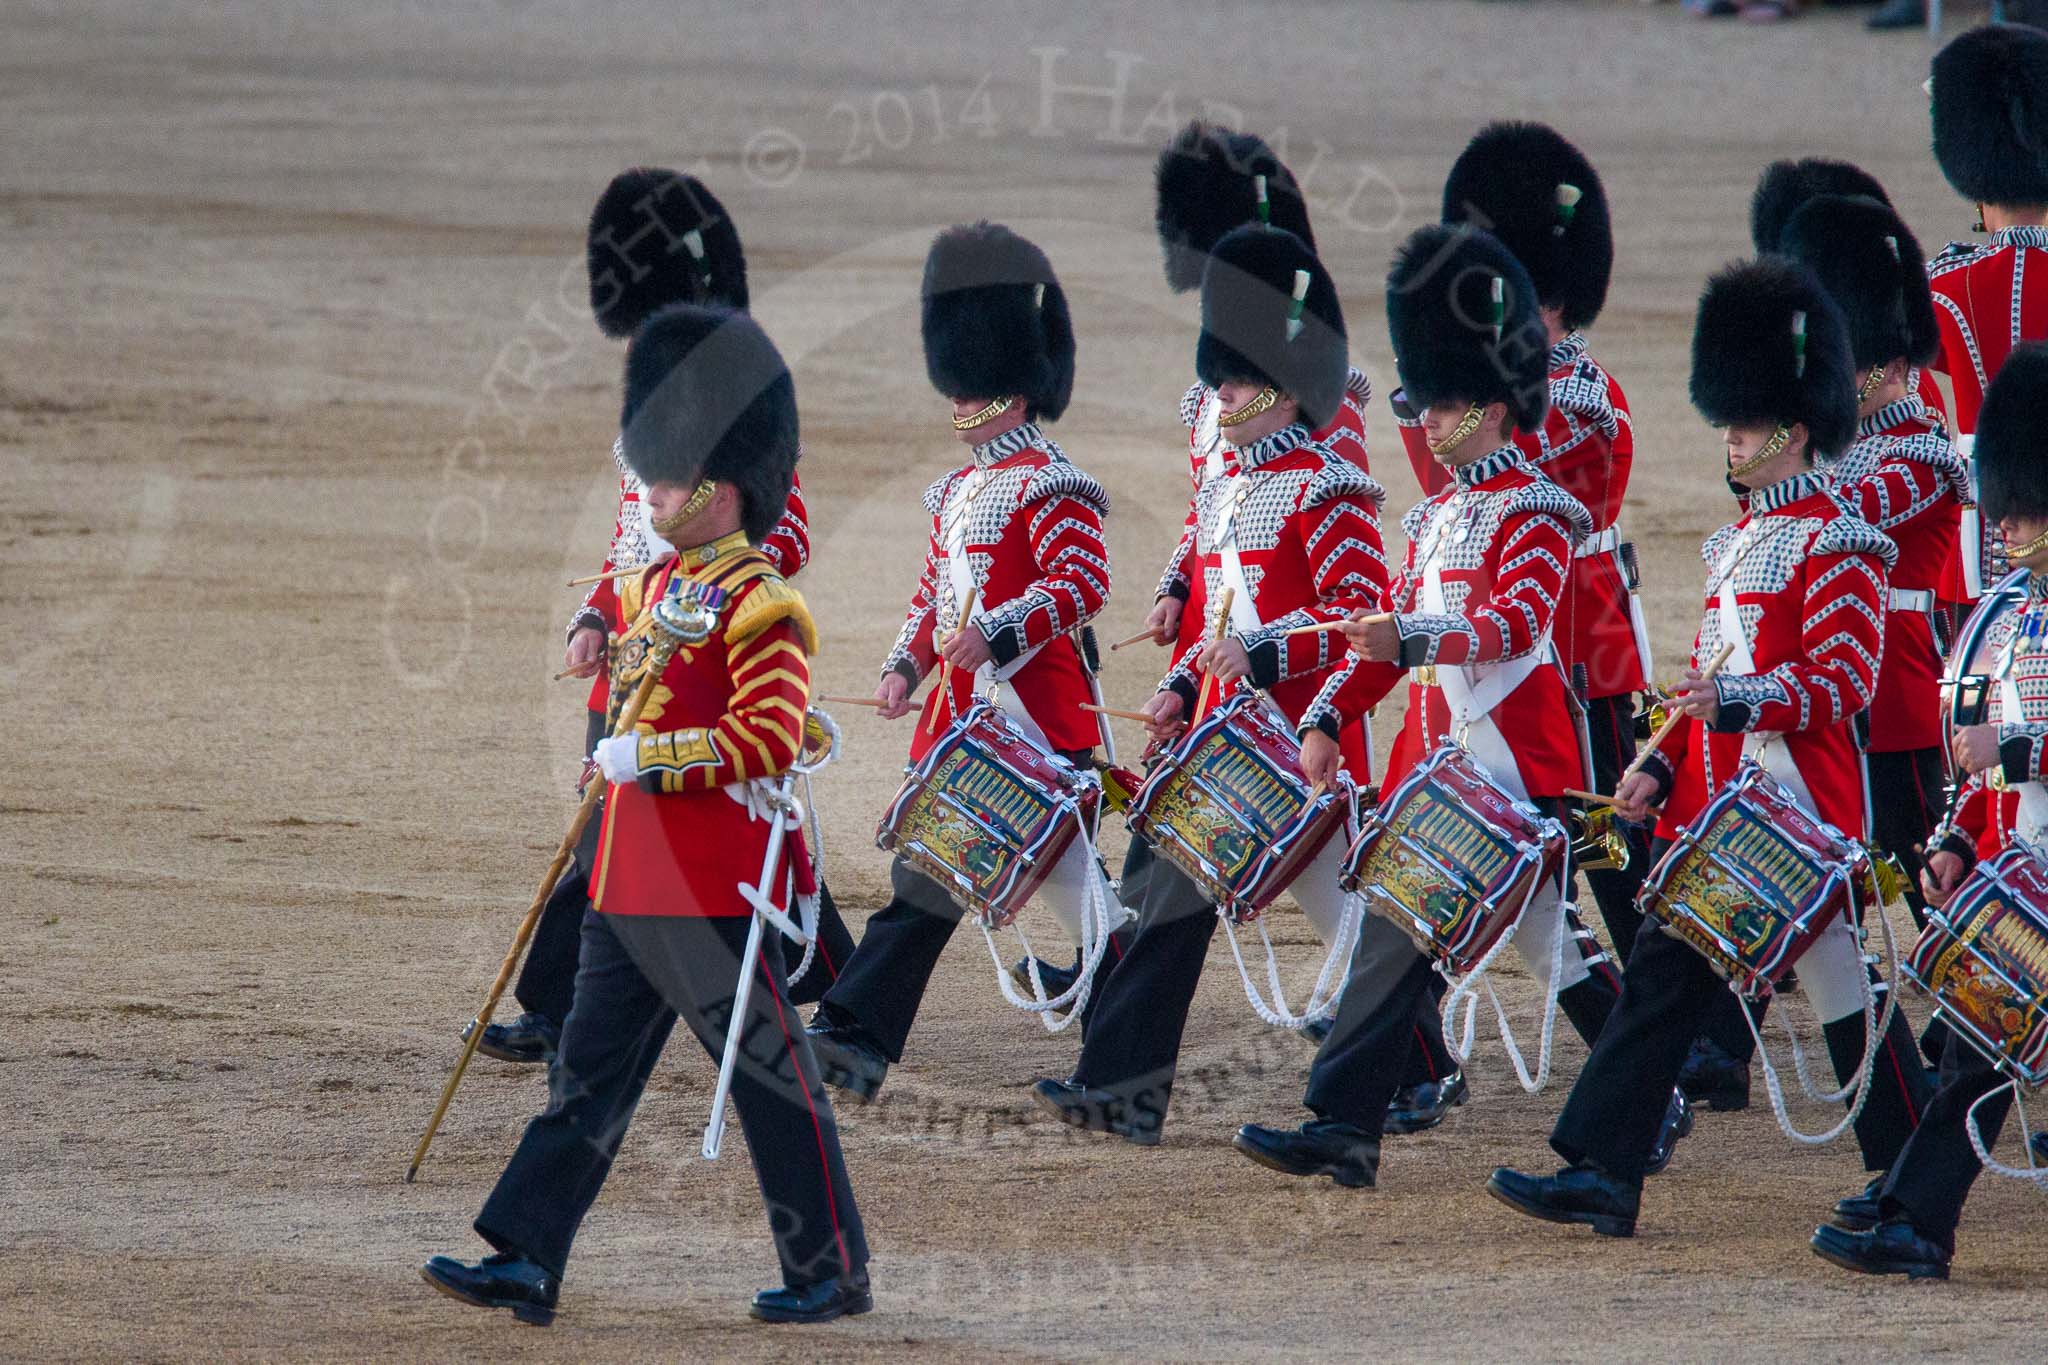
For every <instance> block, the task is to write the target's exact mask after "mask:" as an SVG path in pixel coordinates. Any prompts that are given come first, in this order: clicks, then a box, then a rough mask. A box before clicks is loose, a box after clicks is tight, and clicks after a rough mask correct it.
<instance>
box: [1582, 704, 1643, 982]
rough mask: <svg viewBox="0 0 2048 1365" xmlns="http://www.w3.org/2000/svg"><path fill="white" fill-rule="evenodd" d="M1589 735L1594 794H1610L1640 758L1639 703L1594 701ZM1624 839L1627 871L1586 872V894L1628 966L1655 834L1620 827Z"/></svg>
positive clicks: (1639, 923)
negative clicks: (1637, 748) (1626, 849)
mask: <svg viewBox="0 0 2048 1365" xmlns="http://www.w3.org/2000/svg"><path fill="white" fill-rule="evenodd" d="M1586 732H1587V736H1588V738H1589V740H1590V741H1591V743H1590V745H1589V747H1590V748H1591V749H1592V751H1593V790H1595V791H1602V792H1611V791H1613V790H1614V789H1615V787H1617V786H1618V785H1620V783H1621V775H1622V773H1623V772H1624V771H1626V770H1627V768H1628V765H1629V764H1631V763H1633V762H1635V758H1636V731H1635V706H1634V699H1633V698H1632V697H1631V696H1629V695H1628V694H1627V693H1623V694H1622V695H1620V696H1618V697H1595V698H1594V699H1593V700H1592V701H1590V702H1588V703H1587V705H1586ZM1615 828H1616V829H1617V830H1619V831H1620V833H1621V836H1622V840H1623V842H1624V843H1626V844H1627V845H1628V855H1629V856H1628V866H1627V867H1624V868H1619V869H1612V868H1603V869H1601V870H1599V871H1593V870H1591V869H1585V870H1583V871H1582V872H1581V875H1582V876H1584V877H1585V879H1586V886H1587V889H1588V890H1590V891H1591V892H1592V893H1593V901H1594V903H1595V904H1596V905H1598V906H1599V907H1600V918H1601V920H1603V921H1604V922H1605V923H1606V925H1607V937H1608V938H1609V939H1611V940H1612V941H1613V943H1614V960H1615V961H1617V962H1622V963H1626V962H1627V961H1628V959H1629V954H1630V953H1633V952H1634V951H1635V947H1636V931H1637V930H1638V929H1639V928H1641V926H1642V923H1643V912H1642V911H1641V910H1639V909H1637V908H1636V895H1637V893H1638V892H1640V891H1641V890H1642V889H1643V878H1644V877H1646V876H1648V875H1649V872H1650V863H1651V859H1650V833H1649V831H1648V830H1646V829H1645V828H1643V826H1641V825H1631V824H1628V823H1626V822H1622V823H1618V824H1617V825H1616V826H1615Z"/></svg>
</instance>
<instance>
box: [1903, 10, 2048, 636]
mask: <svg viewBox="0 0 2048 1365" xmlns="http://www.w3.org/2000/svg"><path fill="white" fill-rule="evenodd" d="M1932 94H1933V97H1934V98H1933V101H1932V116H1933V123H1934V158H1935V160H1936V161H1938V162H1939V163H1940V164H1941V173H1942V174H1943V175H1944V176H1946V177H1947V178H1948V183H1949V186H1950V187H1951V188H1952V189H1954V190H1955V192H1956V193H1957V194H1959V195H1961V196H1962V197H1963V198H1964V200H1966V201H1967V202H1969V203H1972V204H1975V205H1976V207H1977V223H1976V230H1977V231H1979V232H1987V233H1989V234H1990V236H1989V237H1988V238H1987V239H1986V240H1984V241H1982V242H1951V243H1950V244H1949V246H1948V247H1947V249H1946V250H1944V251H1942V252H1941V253H1940V254H1939V255H1937V256H1936V257H1935V258H1934V260H1933V261H1932V262H1930V263H1929V265H1928V268H1927V269H1928V275H1929V277H1930V280H1931V282H1932V284H1933V287H1934V296H1935V301H1936V303H1937V304H1938V305H1939V307H1938V309H1937V311H1936V317H1937V318H1938V319H1939V321H1940V325H1941V358H1940V360H1939V361H1938V362H1937V363H1936V365H1935V368H1936V369H1939V370H1941V371H1942V372H1943V373H1944V374H1946V375H1948V377H1949V382H1950V383H1951V384H1953V385H1954V386H1955V403H1954V415H1955V419H1956V432H1957V444H1958V445H1960V446H1961V447H1962V448H1963V450H1964V453H1965V454H1966V455H1967V454H1968V452H1969V447H1970V443H1971V441H1972V440H1973V439H1974V433H1975V432H1976V430H1977V409H1978V406H1979V405H1980V404H1981V403H1982V402H1983V401H1984V390H1985V386H1986V385H1988V384H1989V383H1990V382H1991V381H1992V379H1993V378H1994V377H1995V376H1996V375H1997V374H1998V369H1999V366H2001V365H2003V364H2004V363H2005V358H2006V356H2007V355H2009V354H2011V352H2012V349H2013V347H2015V346H2017V345H2019V344H2020V343H2021V342H2022V341H2039V340H2041V339H2043V338H2048V33H2043V32H2042V31H2041V30H2040V29H2038V28H2034V27H2030V26H2028V25H2025V24H1986V25H1984V26H1982V27H1980V28H1973V29H1970V30H1968V31H1966V32H1965V33H1963V34H1962V35H1961V36H1959V37H1957V38H1955V39H1954V40H1953V41H1951V42H1950V43H1949V45H1948V46H1947V47H1945V48H1943V49H1942V50H1941V51H1940V52H1939V53H1937V54H1936V55H1935V58H1934V71H1933V80H1932ZM1994 532H1995V528H1994V527H1993V526H1991V525H1990V524H1989V518H1984V517H1980V516H1979V515H1978V514H1977V511H1976V509H1974V508H1972V509H1970V511H1969V512H1968V513H1967V514H1966V515H1965V516H1964V519H1963V530H1962V544H1961V547H1960V550H1959V552H1958V554H1957V557H1956V561H1955V571H1954V572H1953V573H1952V574H1951V576H1950V578H1949V581H1948V586H1947V590H1946V592H1945V593H1944V596H1946V597H1949V598H1950V599H1951V600H1954V601H1957V602H1963V603H1967V602H1972V601H1975V600H1976V598H1977V595H1978V594H1979V592H1981V591H1982V589H1983V588H1984V587H1985V586H1986V584H1987V583H1988V582H1989V581H1990V579H1992V578H1993V577H1995V576H1996V574H1997V572H1998V566H1999V564H2000V563H2001V560H2000V556H1999V552H1998V544H1997V540H1996V537H1995V534H1994Z"/></svg>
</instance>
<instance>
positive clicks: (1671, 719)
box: [1621, 641, 1735, 782]
mask: <svg viewBox="0 0 2048 1365" xmlns="http://www.w3.org/2000/svg"><path fill="white" fill-rule="evenodd" d="M1734 652H1735V645H1734V643H1733V642H1732V641H1731V642H1730V643H1728V644H1725V645H1722V646H1721V652H1720V653H1718V654H1716V655H1715V656H1714V661H1713V662H1712V663H1710V664H1708V665H1707V668H1706V671H1705V672H1704V673H1701V674H1700V680H1701V681H1702V682H1704V681H1706V680H1707V679H1708V678H1711V677H1713V676H1714V675H1715V674H1716V673H1719V672H1720V671H1721V665H1722V664H1725V663H1727V662H1728V656H1729V655H1731V654H1733V653H1734ZM1689 719H1691V718H1690V717H1689V716H1687V715H1686V714H1685V712H1683V711H1680V710H1678V709H1677V708H1675V707H1674V708H1673V709H1672V712H1671V714H1670V715H1668V716H1666V717H1665V718H1664V723H1663V724H1662V725H1660V726H1658V727H1657V733H1656V734H1654V735H1651V736H1650V742H1649V743H1648V744H1647V745H1645V746H1643V751H1642V752H1641V753H1639V754H1637V755H1636V761H1635V762H1633V763H1631V764H1629V765H1628V768H1627V769H1626V770H1625V771H1624V772H1623V773H1622V775H1621V780H1622V781H1623V782H1626V781H1628V780H1629V779H1630V778H1631V777H1634V776H1635V775H1636V774H1637V773H1639V772H1641V771H1642V770H1643V765H1644V764H1645V763H1648V762H1649V761H1650V755H1651V754H1654V753H1656V752H1657V750H1658V749H1659V748H1661V747H1662V746H1663V744H1664V741H1665V740H1667V739H1669V738H1671V732H1672V731H1673V730H1676V729H1677V728H1678V723H1679V722H1680V721H1682V720H1689Z"/></svg>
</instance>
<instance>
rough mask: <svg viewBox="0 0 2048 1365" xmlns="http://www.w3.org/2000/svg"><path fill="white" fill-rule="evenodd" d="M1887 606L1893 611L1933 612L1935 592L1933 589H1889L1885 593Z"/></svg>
mask: <svg viewBox="0 0 2048 1365" xmlns="http://www.w3.org/2000/svg"><path fill="white" fill-rule="evenodd" d="M1885 605H1886V606H1887V607H1890V608H1891V609H1892V610H1893V611H1933V610H1934V590H1933V589H1932V588H1889V589H1886V592H1885Z"/></svg>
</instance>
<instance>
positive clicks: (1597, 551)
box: [1572, 522, 1621, 559]
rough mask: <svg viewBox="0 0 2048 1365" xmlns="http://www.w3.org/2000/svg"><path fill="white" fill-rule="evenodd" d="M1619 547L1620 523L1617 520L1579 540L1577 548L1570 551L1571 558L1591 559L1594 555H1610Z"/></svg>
mask: <svg viewBox="0 0 2048 1365" xmlns="http://www.w3.org/2000/svg"><path fill="white" fill-rule="evenodd" d="M1620 548H1621V525H1620V523H1619V522H1617V523H1616V524H1614V525H1613V526H1610V527H1608V528H1607V529H1606V530H1604V531H1596V532H1595V533H1594V534H1592V535H1590V536H1587V537H1586V538H1585V539H1584V540H1582V541H1580V542H1579V548H1578V549H1576V550H1573V551H1572V558H1573V559H1591V558H1592V557H1593V556H1594V555H1611V554H1613V553H1614V552H1615V551H1616V550H1619V549H1620Z"/></svg>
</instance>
